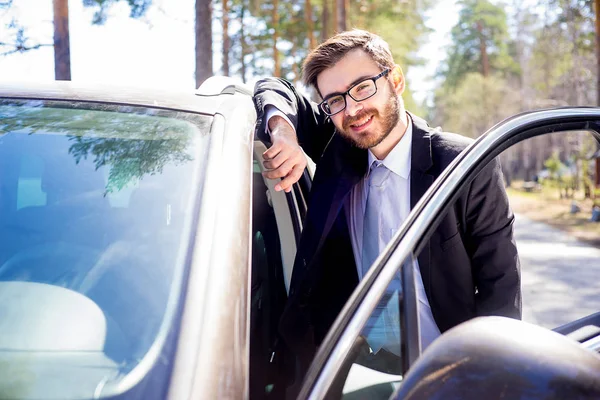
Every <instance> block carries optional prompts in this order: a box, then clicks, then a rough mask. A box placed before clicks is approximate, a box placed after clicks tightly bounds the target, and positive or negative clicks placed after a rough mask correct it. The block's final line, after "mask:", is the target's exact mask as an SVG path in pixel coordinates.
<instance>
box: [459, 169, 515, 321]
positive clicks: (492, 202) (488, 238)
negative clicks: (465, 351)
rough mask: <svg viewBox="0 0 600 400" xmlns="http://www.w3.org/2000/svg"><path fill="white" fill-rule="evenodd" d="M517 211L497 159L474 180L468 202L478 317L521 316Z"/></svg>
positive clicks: (470, 250) (468, 240)
mask: <svg viewBox="0 0 600 400" xmlns="http://www.w3.org/2000/svg"><path fill="white" fill-rule="evenodd" d="M514 220H515V217H514V214H513V212H512V211H511V209H510V206H509V203H508V196H507V194H506V191H505V190H504V178H503V176H502V171H501V168H500V162H499V161H498V159H494V160H492V161H491V162H490V163H489V164H488V165H487V166H486V167H485V168H484V169H483V170H482V171H481V172H480V173H479V175H478V176H477V178H475V180H474V181H473V182H472V183H471V187H470V192H469V196H468V205H467V226H468V232H469V235H468V238H467V242H466V244H467V247H468V251H469V253H470V255H471V267H472V273H473V279H474V281H475V285H476V287H477V293H476V295H475V305H476V313H477V315H478V316H484V315H501V316H506V317H511V318H517V319H521V271H520V269H521V268H520V262H519V256H518V254H517V247H516V244H515V240H514V238H513V224H514Z"/></svg>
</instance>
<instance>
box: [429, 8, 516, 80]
mask: <svg viewBox="0 0 600 400" xmlns="http://www.w3.org/2000/svg"><path fill="white" fill-rule="evenodd" d="M459 4H460V5H461V7H462V8H461V11H460V16H459V21H458V23H457V24H456V25H455V26H454V27H453V28H452V31H451V37H452V46H451V48H450V50H449V51H448V56H447V59H446V63H445V64H446V65H445V66H444V67H443V68H442V72H441V74H442V75H443V76H444V78H445V80H444V85H445V86H446V87H448V88H450V89H452V88H456V87H457V86H458V85H459V84H460V82H461V80H462V79H463V78H464V77H465V76H466V75H467V74H469V73H473V72H479V73H482V71H483V67H482V65H483V57H482V48H481V45H482V42H483V43H484V44H485V49H486V54H487V56H488V59H489V67H490V72H491V73H496V74H498V73H499V74H501V75H502V76H504V77H509V76H516V75H518V74H519V67H518V64H517V63H516V62H515V61H514V59H513V58H512V57H511V56H510V55H509V51H508V50H509V48H508V43H509V35H508V27H507V16H506V13H505V12H504V10H503V9H502V8H501V7H499V6H496V5H494V4H492V3H491V2H490V1H488V0H461V1H460V2H459Z"/></svg>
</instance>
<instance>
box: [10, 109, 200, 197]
mask: <svg viewBox="0 0 600 400" xmlns="http://www.w3.org/2000/svg"><path fill="white" fill-rule="evenodd" d="M131 111H133V110H131ZM0 121H2V122H1V124H0V135H3V134H8V133H12V134H29V135H32V134H39V135H44V134H61V135H65V136H67V137H68V138H69V140H70V141H72V145H71V146H70V147H69V149H68V151H69V154H71V155H72V156H73V158H74V161H75V162H76V163H79V162H81V160H84V159H87V158H88V157H93V162H94V164H95V166H96V169H98V168H101V167H108V168H110V172H109V177H108V183H107V184H106V187H105V192H106V193H111V192H115V191H119V190H121V189H123V188H125V187H127V186H128V185H130V184H134V183H136V182H137V181H139V180H140V179H142V178H143V177H144V176H146V175H154V174H157V173H160V172H161V171H162V170H163V168H164V167H165V166H166V165H168V164H172V165H180V164H183V163H186V162H189V161H191V160H192V159H193V158H192V155H191V154H190V149H191V147H192V138H193V136H194V135H196V134H198V132H197V127H196V126H194V125H193V124H192V123H190V122H187V121H183V120H178V119H175V118H164V117H159V116H153V115H145V114H134V113H125V112H123V113H120V112H105V111H93V110H73V109H62V108H45V107H15V106H14V105H0ZM202 129H203V128H202Z"/></svg>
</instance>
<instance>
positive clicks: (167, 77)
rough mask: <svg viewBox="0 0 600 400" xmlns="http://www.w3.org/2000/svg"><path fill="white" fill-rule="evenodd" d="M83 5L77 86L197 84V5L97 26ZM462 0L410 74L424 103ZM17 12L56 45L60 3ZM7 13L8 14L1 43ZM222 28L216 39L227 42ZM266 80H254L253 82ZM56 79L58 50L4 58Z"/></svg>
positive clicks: (74, 40) (432, 15)
mask: <svg viewBox="0 0 600 400" xmlns="http://www.w3.org/2000/svg"><path fill="white" fill-rule="evenodd" d="M82 3H83V2H82V0H70V1H69V15H70V25H69V29H70V41H71V78H72V80H73V81H77V82H81V83H83V82H85V83H95V84H111V85H114V84H116V85H126V86H142V87H151V88H158V89H171V90H178V91H179V90H189V89H190V88H193V87H194V86H195V80H194V46H195V44H194V1H193V0H185V1H184V0H176V1H173V0H155V1H154V4H153V6H152V7H151V8H150V9H149V10H148V13H147V14H146V16H145V17H144V18H142V19H139V20H136V19H131V18H129V6H128V5H127V4H126V3H125V2H121V3H117V4H116V5H114V6H113V7H111V9H110V11H109V12H110V16H109V18H108V20H107V22H106V23H105V25H102V26H96V25H91V21H92V17H93V10H92V9H88V8H84V7H83V5H82ZM455 3H456V1H455V0H439V1H438V2H437V5H436V6H435V7H434V8H433V9H432V10H431V11H430V12H429V13H428V15H427V17H428V19H427V25H428V26H429V27H431V28H432V29H433V32H432V33H431V34H430V36H429V40H428V41H427V43H426V44H425V45H424V46H422V48H421V49H420V50H419V52H418V55H419V56H420V57H421V58H423V59H424V60H427V62H426V64H425V65H423V66H421V67H413V68H411V70H409V71H408V73H407V77H406V78H407V83H408V85H410V88H411V90H413V93H414V96H415V99H416V100H417V101H419V102H421V101H423V100H424V99H426V98H427V97H428V96H429V95H430V94H431V92H432V89H433V87H434V85H435V83H434V81H433V75H434V73H435V71H436V69H437V67H438V65H439V63H440V62H441V61H442V60H443V58H444V56H445V54H446V49H447V46H448V44H449V42H450V38H449V32H450V29H451V27H452V26H453V25H454V24H455V23H456V21H457V20H458V9H457V6H456V4H455ZM13 8H14V9H13V12H14V15H15V16H17V17H18V21H19V23H21V24H23V25H24V26H25V27H26V28H27V29H28V30H27V34H28V35H29V36H31V37H32V38H33V39H35V40H37V41H38V42H40V43H47V44H52V35H53V24H52V1H51V0H13ZM5 22H8V20H7V15H4V16H2V15H1V14H0V38H1V37H3V34H2V32H3V30H4V29H5V28H4V23H5ZM219 28H220V26H219V24H218V23H215V24H214V26H213V35H214V37H215V39H219V38H220V33H219V32H218V30H219ZM213 49H214V50H215V57H213V67H214V71H215V74H220V72H219V69H220V67H221V60H220V53H219V49H220V43H219V41H218V40H216V41H215V42H214V43H213ZM259 78H260V77H253V78H252V80H251V81H250V82H249V84H250V85H253V83H254V82H255V81H256V80H257V79H259ZM53 79H54V52H53V48H52V47H51V46H48V47H42V48H40V49H38V50H33V51H29V52H26V53H22V54H19V53H17V54H12V55H9V56H4V57H0V82H2V81H10V82H18V81H27V82H31V81H48V80H53Z"/></svg>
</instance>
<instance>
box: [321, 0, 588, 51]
mask: <svg viewBox="0 0 600 400" xmlns="http://www.w3.org/2000/svg"><path fill="white" fill-rule="evenodd" d="M599 1H600V0H599ZM328 3H329V0H323V14H322V15H321V42H324V41H326V40H327V39H329V4H328Z"/></svg>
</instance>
